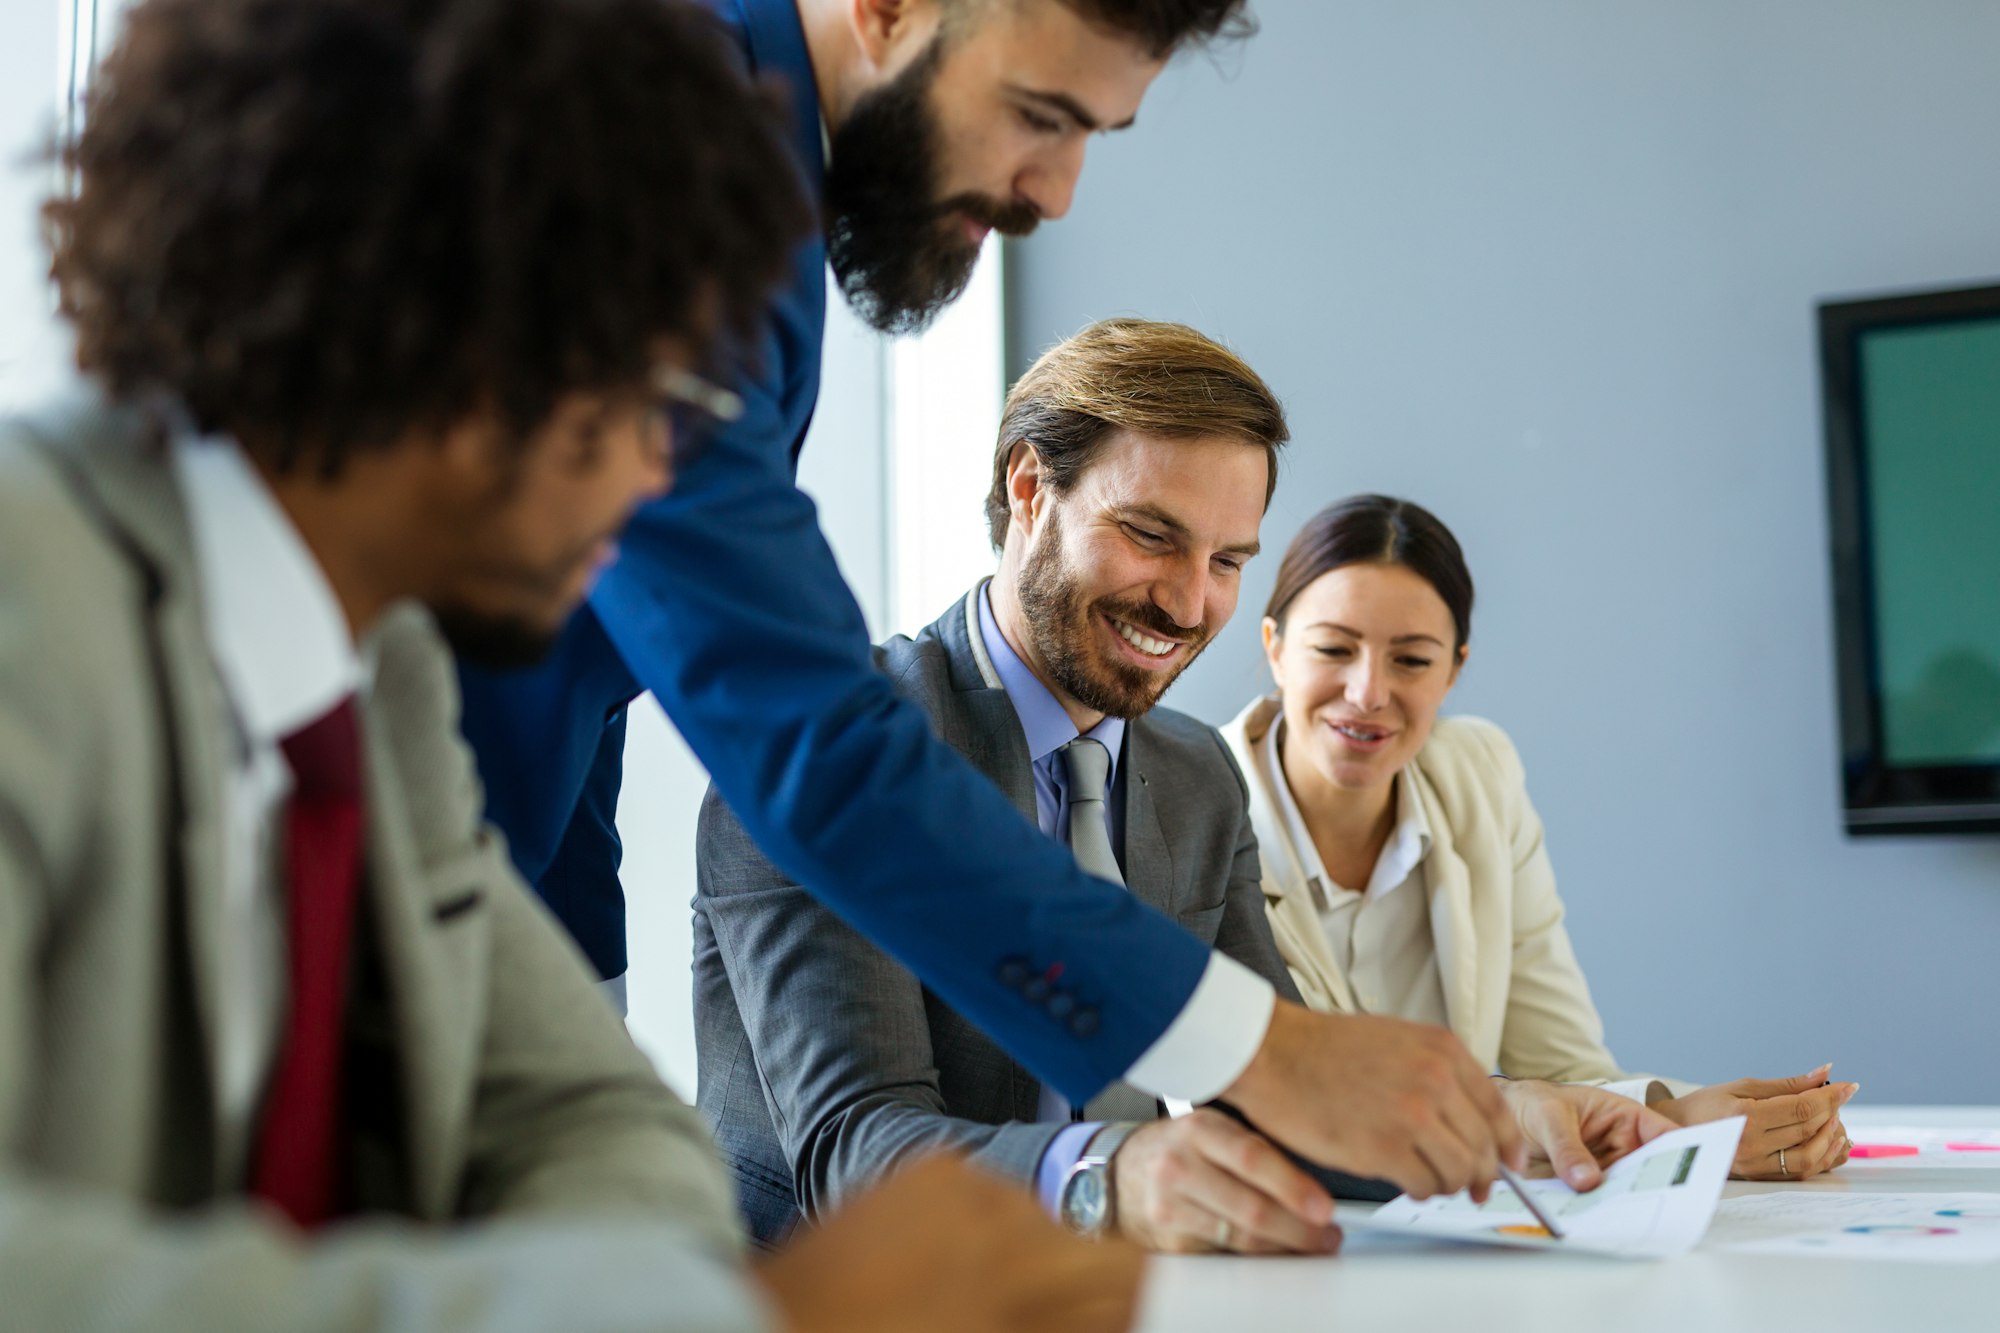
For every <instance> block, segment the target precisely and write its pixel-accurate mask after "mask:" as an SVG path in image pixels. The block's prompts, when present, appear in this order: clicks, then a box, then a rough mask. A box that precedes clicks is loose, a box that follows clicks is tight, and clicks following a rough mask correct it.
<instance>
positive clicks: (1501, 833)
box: [1222, 698, 1695, 1095]
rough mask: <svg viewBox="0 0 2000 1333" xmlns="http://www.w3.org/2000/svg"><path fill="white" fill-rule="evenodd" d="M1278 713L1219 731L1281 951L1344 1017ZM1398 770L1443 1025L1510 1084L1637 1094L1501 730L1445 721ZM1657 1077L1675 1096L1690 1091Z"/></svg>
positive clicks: (1246, 718)
mask: <svg viewBox="0 0 2000 1333" xmlns="http://www.w3.org/2000/svg"><path fill="white" fill-rule="evenodd" d="M1279 711H1280V710H1279V706H1278V701H1277V700H1276V699H1275V698H1265V699H1259V700H1257V701H1256V702H1254V703H1252V704H1251V705H1250V706H1249V707H1248V708H1245V709H1244V710H1243V711H1242V712H1241V713H1239V714H1238V715H1237V717H1236V719H1235V720H1234V721H1233V722H1231V723H1230V724H1229V725H1228V726H1227V727H1225V728H1223V733H1222V734H1223V737H1224V739H1225V740H1227V741H1228V743H1229V747H1230V749H1231V751H1232V752H1233V753H1234V754H1235V755H1236V762H1237V764H1238V766H1240V767H1241V768H1242V770H1243V775H1244V778H1245V779H1246V780H1247V781H1248V783H1249V786H1250V818H1251V822H1252V824H1253V826H1254V827H1255V828H1256V830H1257V846H1258V849H1259V851H1260V853H1261V856H1262V862H1263V878H1264V907H1265V911H1266V912H1267V913H1268V914H1269V915H1270V918H1271V929H1272V933H1273V934H1275V935H1276V936H1277V940H1278V950H1279V952H1280V953H1282V954H1283V955H1284V957H1285V962H1286V964H1287V965H1288V966H1289V967H1290V968H1291V971H1292V976H1293V978H1294V979H1295V980H1296V981H1297V982H1298V986H1299V992H1300V994H1301V995H1303V996H1304V997H1305V1002H1306V1003H1307V1004H1308V1005H1309V1006H1311V1007H1312V1008H1314V1009H1322V1010H1330V1011H1334V1012H1346V1013H1352V1012H1355V1011H1356V1009H1355V1003H1354V999H1353V995H1352V993H1351V991H1350V989H1349V986H1348V981H1347V978H1346V977H1345V976H1343V975H1342V974H1341V971H1340V969H1339V967H1338V966H1337V965H1336V964H1335V962H1334V958H1333V950H1332V949H1331V948H1330V947H1329V946H1328V944H1327V940H1326V935H1325V933H1324V931H1323V930H1322V929H1321V927H1320V920H1319V914H1318V912H1317V911H1316V910H1315V908H1314V906H1313V900H1312V894H1311V892H1310V891H1309V890H1308V888H1307V887H1306V872H1305V868H1304V862H1303V861H1302V860H1301V859H1300V856H1299V849H1298V848H1297V847H1296V846H1295V845H1294V844H1293V841H1292V837H1291V833H1290V829H1289V826H1288V824H1287V821H1286V820H1285V819H1284V818H1283V817H1282V816H1281V815H1280V813H1279V808H1278V805H1277V800H1276V795H1275V794H1276V792H1277V790H1278V784H1280V783H1283V782H1284V781H1285V777H1284V774H1283V773H1282V772H1278V771H1274V770H1275V769H1276V767H1277V765H1276V764H1275V763H1267V762H1266V761H1265V759H1264V756H1263V754H1262V752H1261V747H1260V746H1259V745H1258V742H1259V741H1261V740H1262V739H1263V737H1264V735H1265V734H1266V733H1267V732H1268V731H1269V730H1270V728H1271V727H1273V726H1275V725H1276V724H1277V720H1278V715H1279ZM1403 776H1404V777H1405V778H1406V779H1408V781H1409V782H1410V785H1411V788H1412V790H1413V792H1414V794H1415V796H1416V799H1417V800H1418V802H1420V803H1421V805H1422V807H1423V812H1424V818H1425V821H1426V822H1427V823H1428V824H1429V826H1430V831H1431V848H1430V854H1429V856H1428V857H1427V858H1426V859H1425V861H1424V877H1425V879H1426V881H1427V882H1428V886H1429V891H1430V923H1431V939H1432V943H1433V947H1435V949H1436V950H1437V960H1438V974H1439V978H1440V980H1441V981H1442V982H1443V985H1444V999H1445V1012H1446V1014H1447V1015H1448V1016H1449V1019H1450V1026H1451V1030H1452V1031H1453V1032H1454V1033H1456V1034H1457V1036H1458V1039H1459V1040H1460V1041H1462V1042H1464V1043H1465V1047H1466V1049H1467V1050H1469V1051H1470V1052H1471V1053H1472V1057H1473V1059H1475V1060H1477V1061H1478V1062H1479V1063H1480V1064H1482V1065H1484V1066H1486V1067H1487V1068H1489V1069H1493V1070H1496V1071H1498V1072H1499V1073H1502V1074H1505V1075H1507V1076H1508V1077H1510V1078H1545V1079H1554V1080H1558V1081H1561V1082H1572V1083H1605V1084H1608V1083H1623V1082H1625V1081H1626V1080H1635V1082H1634V1084H1633V1086H1632V1088H1631V1089H1629V1091H1632V1092H1634V1093H1635V1094H1637V1095H1643V1094H1644V1091H1645V1083H1646V1082H1650V1081H1652V1080H1651V1076H1649V1075H1640V1074H1628V1073H1625V1072H1623V1071H1621V1070H1620V1069H1619V1067H1618V1063H1617V1061H1615V1060H1613V1059H1612V1058H1611V1052H1610V1051H1609V1050H1607V1049H1606V1048H1605V1045H1604V1024H1603V1021H1602V1020H1601V1019H1599V1018H1598V1016H1597V1007H1596V1006H1595V1005H1593V1004H1592V1003H1591V1000H1590V988H1589V987H1588V986H1587V985H1586V984H1585V983H1584V979H1583V969H1582V968H1581V967H1580V966H1578V964H1577V961H1576V953H1575V951H1574V950H1573V949H1571V948H1570V942H1569V933H1568V932H1567V931H1565V930H1564V929H1563V904H1562V899H1561V898H1560V897H1558V896H1557V894H1556V880H1555V872H1554V871H1553V870H1552V869H1551V868H1550V866H1549V856H1548V850H1547V849H1546V848H1545V847H1544V846H1543V843H1542V822H1541V819H1540V818H1539V817H1538V816H1537V815H1536V814H1535V808H1534V806H1533V805H1532V804H1530V802H1529V800H1528V788H1527V777H1526V774H1525V773H1524V772H1523V770H1522V768H1521V760H1520V756H1519V755H1517V754H1516V753H1515V752H1514V746H1513V743H1512V742H1510V741H1509V740H1508V739H1507V735H1506V733H1505V732H1503V731H1501V730H1500V728H1498V727H1496V726H1494V725H1493V724H1492V723H1491V722H1485V721H1482V720H1480V719H1478V718H1471V717H1451V718H1440V719H1438V723H1437V726H1436V728H1435V729H1434V730H1433V731H1432V732H1431V737H1430V740H1429V741H1427V742H1425V744H1424V748H1423V749H1422V750H1420V751H1419V752H1418V754H1417V757H1416V759H1415V760H1414V761H1412V762H1411V763H1410V764H1409V766H1408V767H1406V768H1405V769H1404V770H1403ZM1659 1081H1660V1082H1663V1083H1666V1084H1667V1086H1668V1087H1669V1088H1670V1089H1671V1090H1672V1091H1673V1092H1674V1093H1675V1095H1678V1094H1679V1093H1682V1092H1686V1091H1689V1090H1691V1089H1692V1088H1693V1087H1694V1086H1695V1085H1693V1084H1688V1083H1679V1082H1676V1081H1673V1080H1659ZM1621 1090H1627V1089H1621Z"/></svg>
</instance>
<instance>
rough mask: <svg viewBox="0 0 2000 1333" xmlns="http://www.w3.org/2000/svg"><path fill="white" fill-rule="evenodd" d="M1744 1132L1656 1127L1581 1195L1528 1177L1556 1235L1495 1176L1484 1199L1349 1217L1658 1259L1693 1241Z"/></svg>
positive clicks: (1360, 1224) (1407, 1229)
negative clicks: (1653, 1133) (1657, 1130)
mask: <svg viewBox="0 0 2000 1333" xmlns="http://www.w3.org/2000/svg"><path fill="white" fill-rule="evenodd" d="M1742 1135H1743V1117H1742V1116H1736V1117H1734V1118H1733V1119H1729V1120H1717V1121H1714V1122H1713V1123H1711V1124H1706V1125H1691V1126H1689V1127H1688V1128H1686V1129H1679V1130H1675V1131H1674V1132H1673V1133H1671V1134H1662V1135H1661V1136H1660V1137H1659V1138H1657V1139H1654V1140H1653V1141H1652V1142H1651V1143H1649V1144H1647V1145H1646V1146H1645V1147H1643V1148H1640V1149H1639V1150H1638V1151H1637V1152H1634V1153H1633V1154H1632V1155H1631V1156H1629V1157H1626V1158H1624V1159H1622V1160H1620V1161H1617V1162H1614V1163H1612V1164H1611V1167H1610V1168H1609V1169H1608V1170H1607V1171H1605V1173H1604V1183H1603V1184H1602V1185H1599V1186H1598V1187H1597V1188H1596V1189H1594V1190H1592V1191H1590V1193H1588V1194H1578V1193H1577V1192H1576V1191H1575V1190H1573V1189H1571V1188H1570V1187H1569V1186H1567V1185H1565V1184H1563V1183H1562V1182H1561V1181H1560V1180H1530V1181H1527V1182H1525V1183H1526V1184H1527V1187H1528V1189H1529V1190H1530V1191H1532V1192H1533V1193H1534V1196H1535V1202H1536V1203H1537V1204H1539V1205H1541V1208H1542V1211H1543V1212H1545V1213H1548V1214H1549V1216H1550V1218H1551V1219H1552V1220H1553V1221H1554V1222H1555V1224H1556V1225H1557V1226H1558V1227H1560V1228H1561V1229H1562V1233H1563V1238H1562V1239H1561V1240H1557V1239H1556V1238H1555V1237H1553V1236H1551V1235H1549V1233H1548V1232H1547V1231H1544V1230H1543V1229H1542V1227H1541V1226H1540V1225H1539V1224H1538V1223H1537V1222H1536V1221H1535V1219H1534V1217H1533V1216H1532V1215H1531V1214H1530V1213H1529V1212H1528V1210H1527V1208H1526V1207H1524V1206H1523V1205H1522V1203H1521V1201H1520V1199H1518V1198H1516V1197H1515V1195H1514V1191H1512V1190H1510V1189H1508V1188H1507V1187H1506V1186H1505V1185H1496V1186H1495V1187H1494V1190H1493V1196H1492V1197H1491V1198H1489V1199H1488V1200H1487V1201H1486V1202H1485V1203H1484V1204H1483V1205H1482V1204H1476V1203H1474V1202H1473V1201H1472V1198H1471V1196H1470V1195H1467V1194H1463V1193H1460V1194H1448V1195H1441V1196H1439V1197H1438V1198H1434V1199H1425V1200H1424V1201H1423V1202H1421V1203H1419V1202H1417V1201H1416V1200H1415V1199H1412V1198H1411V1197H1410V1196H1409V1195H1407V1194H1405V1195H1403V1196H1402V1197H1400V1198H1397V1199H1392V1200H1391V1201H1390V1202H1388V1203H1385V1204H1383V1205H1382V1206H1381V1207H1380V1208H1378V1209H1376V1210H1375V1213H1374V1214H1373V1216H1371V1217H1367V1218H1356V1219H1354V1221H1353V1222H1352V1225H1353V1226H1354V1227H1356V1229H1358V1230H1369V1231H1388V1232H1399V1233H1403V1234H1408V1235H1420V1236H1435V1237H1437V1238H1438V1239H1440V1240H1461V1241H1472V1242H1475V1243H1478V1244H1484V1245H1517V1246H1524V1247H1527V1248H1531V1249H1551V1250H1578V1251H1583V1252H1587V1253H1592V1254H1614V1255H1622V1256H1625V1257H1627V1258H1634V1259H1663V1258H1665V1257H1667V1256H1668V1255H1672V1254H1683V1253H1685V1252H1687V1251H1688V1250H1691V1249H1693V1248H1694V1246H1695V1242H1697V1241H1699V1240H1700V1239H1701V1238H1702V1234H1703V1233H1704V1232H1706V1231H1707V1230H1708V1222H1709V1219H1710V1218H1711V1217H1713V1216H1714V1215H1715V1205H1716V1201H1717V1200H1719V1199H1720V1198H1721V1197H1722V1185H1723V1182H1724V1181H1725V1180H1727V1179H1728V1178H1729V1164H1730V1162H1731V1160H1732V1159H1733V1158H1734V1157H1735V1155H1736V1141H1737V1139H1739V1138H1741V1137H1742ZM1343 1224H1346V1223H1345V1221H1344V1220H1343Z"/></svg>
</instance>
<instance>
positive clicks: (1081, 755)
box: [1056, 736, 1160, 1121]
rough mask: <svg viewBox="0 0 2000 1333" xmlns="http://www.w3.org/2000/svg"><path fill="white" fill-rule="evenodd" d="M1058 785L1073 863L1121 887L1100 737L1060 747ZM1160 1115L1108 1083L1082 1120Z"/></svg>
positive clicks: (1147, 1098) (1145, 1098)
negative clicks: (1066, 802)
mask: <svg viewBox="0 0 2000 1333" xmlns="http://www.w3.org/2000/svg"><path fill="white" fill-rule="evenodd" d="M1056 753H1057V754H1059V755H1061V756H1062V761H1063V775H1064V790H1065V792H1066V794H1067V795H1068V797H1069V849H1070V852H1071V853H1072V854H1073V855H1074V856H1075V857H1076V863H1077V864H1078V865H1079V866H1081V867H1083V869H1084V870H1085V871H1086V872H1088V873H1090V874H1092V875H1095V876H1097V877H1098V878H1099V879H1108V880H1110V881H1111V882H1112V883H1113V884H1116V885H1118V886H1119V887H1121V888H1123V887H1124V884H1125V875H1124V873H1123V872H1122V871H1120V870H1119V869H1118V855H1117V853H1116V852H1114V851H1112V849H1111V825H1110V824H1109V823H1108V822H1106V820H1105V818H1104V795H1105V787H1106V786H1108V785H1109V779H1110V777H1111V751H1109V750H1107V749H1105V748H1104V742H1102V741H1099V740H1093V739H1091V738H1090V737H1088V736H1078V737H1077V738H1076V739H1075V740H1073V741H1071V742H1070V743H1069V744H1068V745H1065V746H1063V747H1062V749H1060V750H1058V751H1056ZM1159 1114H1160V1106H1159V1103H1158V1102H1156V1101H1154V1100H1153V1098H1152V1097H1151V1095H1149V1094H1147V1093H1143V1092H1140V1091H1139V1090H1138V1089H1137V1088H1135V1087H1132V1086H1131V1085H1130V1084H1127V1083H1113V1084H1112V1085H1111V1086H1110V1087H1108V1088H1106V1089H1105V1090H1104V1091H1103V1092H1100V1093H1098V1094H1097V1095H1096V1096H1095V1097H1093V1098H1091V1099H1090V1105H1088V1106H1086V1107H1084V1108H1083V1112H1082V1114H1081V1116H1080V1117H1079V1118H1080V1119H1083V1120H1107V1121H1108V1120H1151V1119H1153V1118H1154V1117H1155V1116H1157V1115H1159Z"/></svg>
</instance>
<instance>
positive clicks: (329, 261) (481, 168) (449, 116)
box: [44, 0, 813, 474]
mask: <svg viewBox="0 0 2000 1333" xmlns="http://www.w3.org/2000/svg"><path fill="white" fill-rule="evenodd" d="M781 126H782V121H781V118H780V113H779V111H778V109H777V103H776V100H775V98H773V97H772V96H771V95H770V94H769V93H768V92H767V91H765V90H760V89H758V88H755V87H753V86H752V85H751V83H750V82H749V81H748V79H747V78H746V77H745V75H744V74H743V73H742V67H741V62H740V61H739V60H737V59H736V58H735V57H734V55H733V54H732V53H731V52H730V51H729V49H728V47H727V45H726V42H725V40H724V38H723V37H722V35H721V33H720V31H719V30H718V29H717V28H716V26H715V24H714V21H713V20H712V18H711V17H710V16H709V15H707V14H706V13H704V12H702V11H700V10H698V9H696V8H695V7H694V6H693V5H691V4H688V3H685V2H684V0H144V2H143V3H141V4H140V5H138V6H136V7H135V8H134V9H133V10H132V11H131V14H130V16H129V19H128V26H127V29H126V32H125V35H124V38H123V39H122V40H121V42H120V43H119V46H118V48H117V50H115V51H114V52H113V53H112V54H111V56H110V57H109V59H108V60H107V61H106V62H105V64H104V66H103V69H102V72H101V73H100V75H99V76H98V79H97V83H96V86H95V88H94V90H93V92H92V95H91V99H90V102H89V105H88V108H87V121H86V125H85V128H84V131H83V133H82V135H81V136H80V138H79V140H78V141H77V142H76V143H74V144H73V145H70V146H69V147H68V148H67V149H66V150H65V151H64V152H63V158H64V160H65V162H66V163H67V165H68V166H70V167H71V168H72V170H73V172H74V173H75V176H76V179H77V180H78V182H79V184H78V187H77V191H76V193H75V195H74V197H71V198H58V199H54V200H52V201H50V202H49V203H48V204H47V205H46V206H45V208H44V218H45V228H46V230H47V232H48V236H49V241H50V244H51V247H52V250H53V256H54V259H53V274H54V277H55V280H56V282H57V284H58V287H59V291H60V295H61V302H62V308H63V310H64V312H65V313H66V314H67V315H68V317H69V318H70V319H71V320H72V321H74V323H75V325H76V330H77V335H78V360H79V362H80V364H81V365H82V366H83V368H84V369H85V370H87V371H90V372H93V373H95V374H96V375H98V376H100V377H101V378H102V379H103V380H104V381H105V382H106V383H107V385H108V386H109V388H110V389H111V391H112V392H114V393H116V394H119V395H121V396H143V395H151V394H159V393H165V394H168V395H171V396H172V397H173V398H175V399H177V400H178V401H179V402H180V403H181V404H183V405H184V406H185V407H186V409H187V410H188V411H189V412H191V413H192V415H193V417H194V418H195V420H196V422H197V424H199V425H200V426H202V427H203V428H204V429H208V430H213V431H227V432H229V433H232V434H234V435H236V436H237V438H238V439H239V441H241V443H242V444H243V445H244V447H245V448H247V449H249V450H251V451H252V452H253V453H254V454H256V455H257V456H258V457H260V458H261V459H263V460H264V461H265V462H266V463H267V464H268V465H270V466H273V467H275V468H278V469H280V470H289V469H291V468H293V467H296V466H299V465H300V464H301V463H302V462H303V463H308V464H310V465H312V466H316V467H320V468H323V469H325V470H326V471H327V472H328V473H329V474H330V473H333V472H337V471H338V470H339V468H340V465H341V462H342V460H343V459H344V458H346V457H347V456H349V455H350V454H351V453H352V452H353V451H355V450H357V449H364V448H380V447H384V446H387V445H389V444H392V443H393V442H395V441H396V440H398V439H400V438H404V437H406V436H407V434H408V432H410V431H411V430H413V429H425V428H436V427H442V426H445V425H448V424H450V423H452V422H454V421H457V420H461V419H463V418H464V417H465V416H466V415H468V414H469V413H471V412H474V411H477V410H487V409H490V410H494V411H496V412H497V413H498V415H499V417H500V418H501V420H502V421H503V422H504V423H505V424H506V425H507V427H508V428H509V429H510V430H512V431H513V432H514V433H515V434H516V435H517V436H521V435H525V433H526V432H528V431H529V430H531V429H532V428H533V427H534V426H536V425H538V424H539V423H541V422H542V421H544V420H546V419H547V417H548V415H549V413H550V412H551V411H552V410H553V408H554V406H555V403H556V400H557V399H558V398H560V397H561V396H563V395H565V394H567V393H571V392H576V391H579V390H590V391H620V392H622V391H628V390H632V391H637V390H642V389H643V388H644V386H645V385H646V383H647V381H648V378H649V375H650V373H651V371H652V368H653V358H654V357H655V356H656V355H657V352H658V347H659V343H660V341H661V340H662V339H663V338H666V337H670V336H671V337H679V338H682V339H685V340H687V341H688V342H689V343H690V344H691V345H692V346H693V347H694V349H695V350H696V352H697V354H707V353H708V352H710V351H712V350H713V349H714V348H715V347H716V346H717V345H718V343H720V342H723V341H725V340H729V339H731V338H732V337H733V336H734V335H737V334H746V333H748V332H749V331H750V330H751V329H752V328H753V327H754V325H755V322H756V320H757V318H758V316H759V315H760V314H761V312H762V310H763V308H764V303H765V301H766V300H767V298H768V296H769V294H770V291H771V288H772V286H773V284H774V283H775V281H776V280H777V279H778V277H779V276H780V275H781V274H782V273H783V272H784V271H785V269H786V265H787V258H788V255H789V253H790V251H791V249H792V247H793V246H794V244H795V243H796V242H797V241H798V240H800V239H801V238H803V237H804V236H805V235H806V234H807V233H808V231H809V229H810V228H811V226H812V225H813V218H812V208H811V206H810V204H809V203H808V201H807V199H806V196H805V193H804V187H803V185H802V181H801V177H800V175H799V172H798V168H797V166H796V164H795V163H793V162H792V160H791V157H790V154H789V152H788V150H787V148H786V143H785V136H784V132H783V130H782V128H781Z"/></svg>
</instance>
